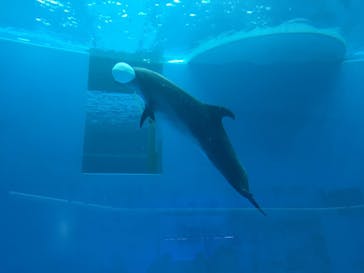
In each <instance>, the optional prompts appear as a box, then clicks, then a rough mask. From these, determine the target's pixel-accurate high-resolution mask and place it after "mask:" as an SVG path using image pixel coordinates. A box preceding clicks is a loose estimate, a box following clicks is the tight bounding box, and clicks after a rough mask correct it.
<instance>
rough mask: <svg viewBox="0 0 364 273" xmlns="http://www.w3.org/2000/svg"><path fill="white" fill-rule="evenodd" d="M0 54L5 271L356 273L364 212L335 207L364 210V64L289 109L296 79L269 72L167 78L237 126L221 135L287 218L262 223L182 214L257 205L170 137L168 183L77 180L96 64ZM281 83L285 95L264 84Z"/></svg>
mask: <svg viewBox="0 0 364 273" xmlns="http://www.w3.org/2000/svg"><path fill="white" fill-rule="evenodd" d="M0 48H1V50H0V54H1V55H0V56H1V59H2V62H1V63H0V74H1V75H2V77H1V80H0V90H1V92H0V124H1V128H2V133H1V134H0V147H1V153H0V162H1V168H0V181H1V183H0V197H1V198H0V200H1V201H0V210H1V215H3V218H2V219H3V224H2V225H0V241H1V242H2V243H1V246H0V252H1V257H3V258H4V259H3V261H2V262H1V263H2V267H1V268H2V269H4V272H23V271H29V269H34V270H35V269H37V272H50V271H55V272H57V271H58V272H80V271H87V272H100V271H107V272H146V271H147V270H149V271H148V272H179V271H178V269H181V268H185V270H186V271H189V272H226V271H227V270H226V269H227V268H229V266H230V267H232V268H230V269H231V272H243V271H248V272H267V271H271V270H272V269H275V271H279V270H281V271H283V272H286V271H294V272H342V271H344V270H345V271H349V270H350V271H352V272H361V270H362V267H363V265H362V260H363V256H362V252H361V251H360V248H361V246H362V245H363V243H364V242H363V240H362V239H361V238H362V236H361V231H362V230H363V228H364V223H363V220H362V214H363V209H362V208H360V207H359V208H336V209H335V208H333V207H342V206H346V205H348V204H350V205H357V204H359V203H360V202H362V198H363V197H362V194H361V192H362V190H363V189H362V183H361V182H362V181H363V174H362V172H361V165H360V164H361V162H362V161H363V160H362V156H363V154H364V150H363V143H362V142H361V139H363V137H364V131H363V130H364V129H363V128H364V126H362V125H363V111H364V110H363V109H364V108H363V107H362V106H363V101H364V100H363V96H364V94H363V93H362V92H361V90H362V83H361V78H362V77H361V75H362V71H363V69H364V63H360V62H358V63H346V64H344V66H343V67H342V70H341V72H340V73H339V74H338V75H339V76H338V77H337V78H336V79H337V80H338V82H336V84H335V88H334V89H331V87H330V89H325V90H318V89H309V92H308V93H304V92H303V91H305V90H306V91H307V90H308V88H307V87H308V86H309V87H312V86H314V84H312V82H311V84H307V86H305V85H303V83H302V85H301V87H299V88H297V89H298V92H297V93H296V95H297V96H300V100H296V102H297V104H295V105H293V106H292V105H290V102H292V99H293V98H294V97H295V95H294V93H293V91H292V89H288V87H289V86H292V85H293V82H294V78H291V80H292V85H289V84H287V85H283V84H282V82H281V81H282V78H279V77H275V78H269V77H268V76H267V74H265V76H264V77H265V78H259V77H255V78H254V77H246V78H243V76H241V78H238V79H235V80H230V79H231V77H230V76H229V75H231V74H229V73H227V74H224V73H222V72H221V71H218V72H221V73H218V75H219V77H220V78H219V77H217V76H218V75H215V74H214V73H216V71H217V70H215V72H214V71H212V70H211V71H209V72H208V73H206V71H205V72H203V70H201V69H199V70H198V71H200V72H198V71H196V69H197V68H188V69H186V67H185V68H183V67H181V66H179V67H176V66H172V67H166V68H165V74H166V75H167V76H168V77H170V78H171V79H173V80H174V81H176V82H177V83H179V84H181V85H182V86H183V87H184V88H186V90H189V91H191V93H193V94H194V95H196V96H198V97H200V98H202V99H204V100H206V101H208V102H211V103H217V104H222V105H226V106H228V107H230V108H231V109H232V110H233V111H234V112H235V114H236V115H237V117H238V118H237V120H236V121H230V120H225V121H224V124H225V126H226V128H227V131H228V133H229V135H230V136H231V139H232V142H233V144H234V146H235V147H236V149H237V152H238V154H239V157H240V158H241V159H242V161H243V162H244V165H245V166H246V168H247V169H248V170H249V175H250V178H251V184H252V190H253V191H254V193H255V194H256V196H257V198H258V199H259V201H260V202H261V203H262V205H263V206H264V207H270V206H271V207H282V209H276V210H268V214H269V216H268V217H263V216H261V215H260V214H258V212H256V211H255V210H248V211H235V210H198V209H196V210H188V209H186V210H183V208H188V207H192V208H193V207H200V208H204V207H210V208H214V207H215V208H216V207H217V208H224V207H233V206H234V207H243V206H248V204H247V202H246V201H245V200H243V199H242V198H241V197H240V196H238V195H237V194H236V193H235V192H234V191H232V190H231V189H230V187H229V185H228V184H227V183H226V182H225V181H224V180H223V179H222V178H221V177H220V176H219V174H218V173H217V171H216V170H214V168H213V167H212V166H210V165H209V163H208V161H207V159H206V158H205V157H204V156H203V155H202V154H201V153H200V151H199V149H198V147H197V146H196V145H194V143H193V141H192V140H190V139H189V138H187V137H181V135H180V132H178V131H175V130H173V129H172V128H170V127H168V126H163V128H161V129H162V130H163V132H162V133H163V138H164V145H163V149H164V156H163V158H164V162H163V168H164V170H165V172H164V174H163V175H161V176H125V175H85V174H82V173H81V160H82V145H83V143H82V141H83V126H84V120H85V107H84V106H85V99H86V83H87V66H88V63H87V56H85V55H80V54H76V53H66V52H62V51H57V50H52V49H44V48H37V47H29V46H25V45H21V44H16V43H9V42H1V43H0ZM204 69H206V68H204ZM226 72H227V71H226ZM226 72H225V73H226ZM243 72H244V71H242V73H241V75H244V73H243ZM247 72H249V73H252V72H254V73H255V72H259V73H262V74H260V75H264V73H263V72H264V69H263V70H262V68H256V70H255V71H254V70H248V71H247ZM207 74H210V75H207ZM181 75H182V76H181ZM250 75H252V74H250ZM196 76H197V77H196ZM228 76H229V77H228ZM292 77H293V76H292ZM274 79H276V86H275V87H279V88H272V86H270V88H268V87H269V86H267V84H264V83H270V84H271V83H272V82H273V80H274ZM247 83H249V84H247ZM321 84H322V85H321V86H324V83H321ZM286 87H287V88H286ZM322 88H323V87H322ZM325 88H328V86H326V85H325ZM241 90H248V91H246V92H245V93H241V92H242V91H241ZM257 90H261V91H260V92H257ZM269 90H270V91H272V90H278V91H277V92H280V93H279V94H280V95H282V94H287V97H286V98H287V100H286V99H284V97H283V98H282V97H281V98H280V99H279V96H277V95H276V96H272V95H269V94H270V93H268V91H269ZM321 91H323V93H319V92H321ZM234 96H235V97H234ZM240 96H241V97H240ZM235 98H239V99H235ZM288 98H290V100H289V101H288ZM303 99H305V100H303ZM299 102H301V103H299ZM304 102H305V103H304ZM242 103H243V104H242ZM276 104H278V106H277V105H276ZM267 109H268V110H267ZM282 109H290V112H287V111H283V110H282ZM296 109H301V110H302V111H301V112H300V113H301V114H302V113H304V115H301V116H297V115H298V114H297V113H296V112H295V110H296ZM303 110H305V111H303ZM283 121H284V122H283ZM297 121H299V123H298V124H297ZM303 169H304V170H303ZM20 192H21V193H27V194H34V195H37V196H38V195H42V196H50V197H52V198H53V199H49V198H48V199H44V198H43V199H42V198H29V197H30V196H29V195H28V196H22V195H19V194H17V193H20ZM54 198H57V199H54ZM100 205H102V206H100ZM120 207H122V208H129V210H120V209H115V208H120ZM289 207H298V209H294V210H290V209H285V208H289ZM310 207H313V208H317V207H320V208H322V209H321V210H320V209H319V210H317V209H310ZM327 207H331V209H327ZM137 208H148V209H152V208H159V209H155V210H143V209H139V210H137ZM168 208H180V209H179V210H178V209H177V210H168ZM133 209H134V210H133ZM262 260H264V263H262V262H261V261H262ZM153 268H154V269H153ZM153 270H154V271H153Z"/></svg>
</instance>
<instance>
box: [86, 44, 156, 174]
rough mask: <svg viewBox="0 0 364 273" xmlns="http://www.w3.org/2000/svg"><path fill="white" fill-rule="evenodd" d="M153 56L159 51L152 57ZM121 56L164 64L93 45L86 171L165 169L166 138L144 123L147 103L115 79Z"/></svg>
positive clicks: (146, 64)
mask: <svg viewBox="0 0 364 273" xmlns="http://www.w3.org/2000/svg"><path fill="white" fill-rule="evenodd" d="M139 58H141V57H140V56H139ZM152 58H155V56H154V57H153V56H151V57H149V60H150V59H152ZM121 60H123V61H126V62H128V63H130V64H132V65H141V66H144V67H148V68H150V69H153V70H155V71H160V70H161V65H160V64H158V63H153V64H152V63H150V62H147V61H146V60H148V58H147V56H143V58H142V59H139V60H138V59H137V57H136V56H134V55H125V54H116V53H109V52H102V51H100V50H91V52H90V56H89V77H88V90H89V91H88V93H87V103H86V107H87V109H86V121H85V135H84V153H83V162H82V171H83V172H86V173H126V174H157V173H161V169H162V167H161V140H160V139H159V138H158V132H157V130H156V127H155V126H154V124H153V123H145V124H144V126H143V128H139V121H140V117H141V115H142V112H143V109H144V102H143V101H142V99H141V98H140V97H138V96H137V95H136V94H134V93H133V92H130V90H128V88H127V87H126V86H123V85H121V84H117V83H116V82H114V80H113V78H112V74H111V70H112V67H113V66H114V64H115V63H117V62H119V61H121ZM129 60H130V61H129Z"/></svg>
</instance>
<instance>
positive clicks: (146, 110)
mask: <svg viewBox="0 0 364 273" xmlns="http://www.w3.org/2000/svg"><path fill="white" fill-rule="evenodd" d="M147 118H151V119H152V120H153V121H155V116H154V112H153V110H152V108H150V107H149V106H148V105H145V108H144V111H143V114H142V117H141V118H140V123H139V126H140V128H142V127H143V124H144V121H145V120H146V119H147Z"/></svg>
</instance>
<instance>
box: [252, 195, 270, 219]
mask: <svg viewBox="0 0 364 273" xmlns="http://www.w3.org/2000/svg"><path fill="white" fill-rule="evenodd" d="M247 199H248V200H249V201H250V203H252V204H253V206H254V207H256V208H257V209H258V210H259V211H260V212H261V213H262V214H263V215H264V216H267V214H266V213H265V211H264V210H263V209H262V208H261V207H260V206H259V204H258V202H257V201H255V199H254V197H253V195H251V194H250V195H249V196H247Z"/></svg>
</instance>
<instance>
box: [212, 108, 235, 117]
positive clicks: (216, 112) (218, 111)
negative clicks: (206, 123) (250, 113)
mask: <svg viewBox="0 0 364 273" xmlns="http://www.w3.org/2000/svg"><path fill="white" fill-rule="evenodd" d="M207 106H208V108H209V110H210V112H211V114H212V115H213V116H215V117H217V118H219V119H222V118H224V117H230V118H232V119H235V114H234V113H233V112H232V111H231V110H229V109H227V108H225V107H223V106H216V105H207Z"/></svg>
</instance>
